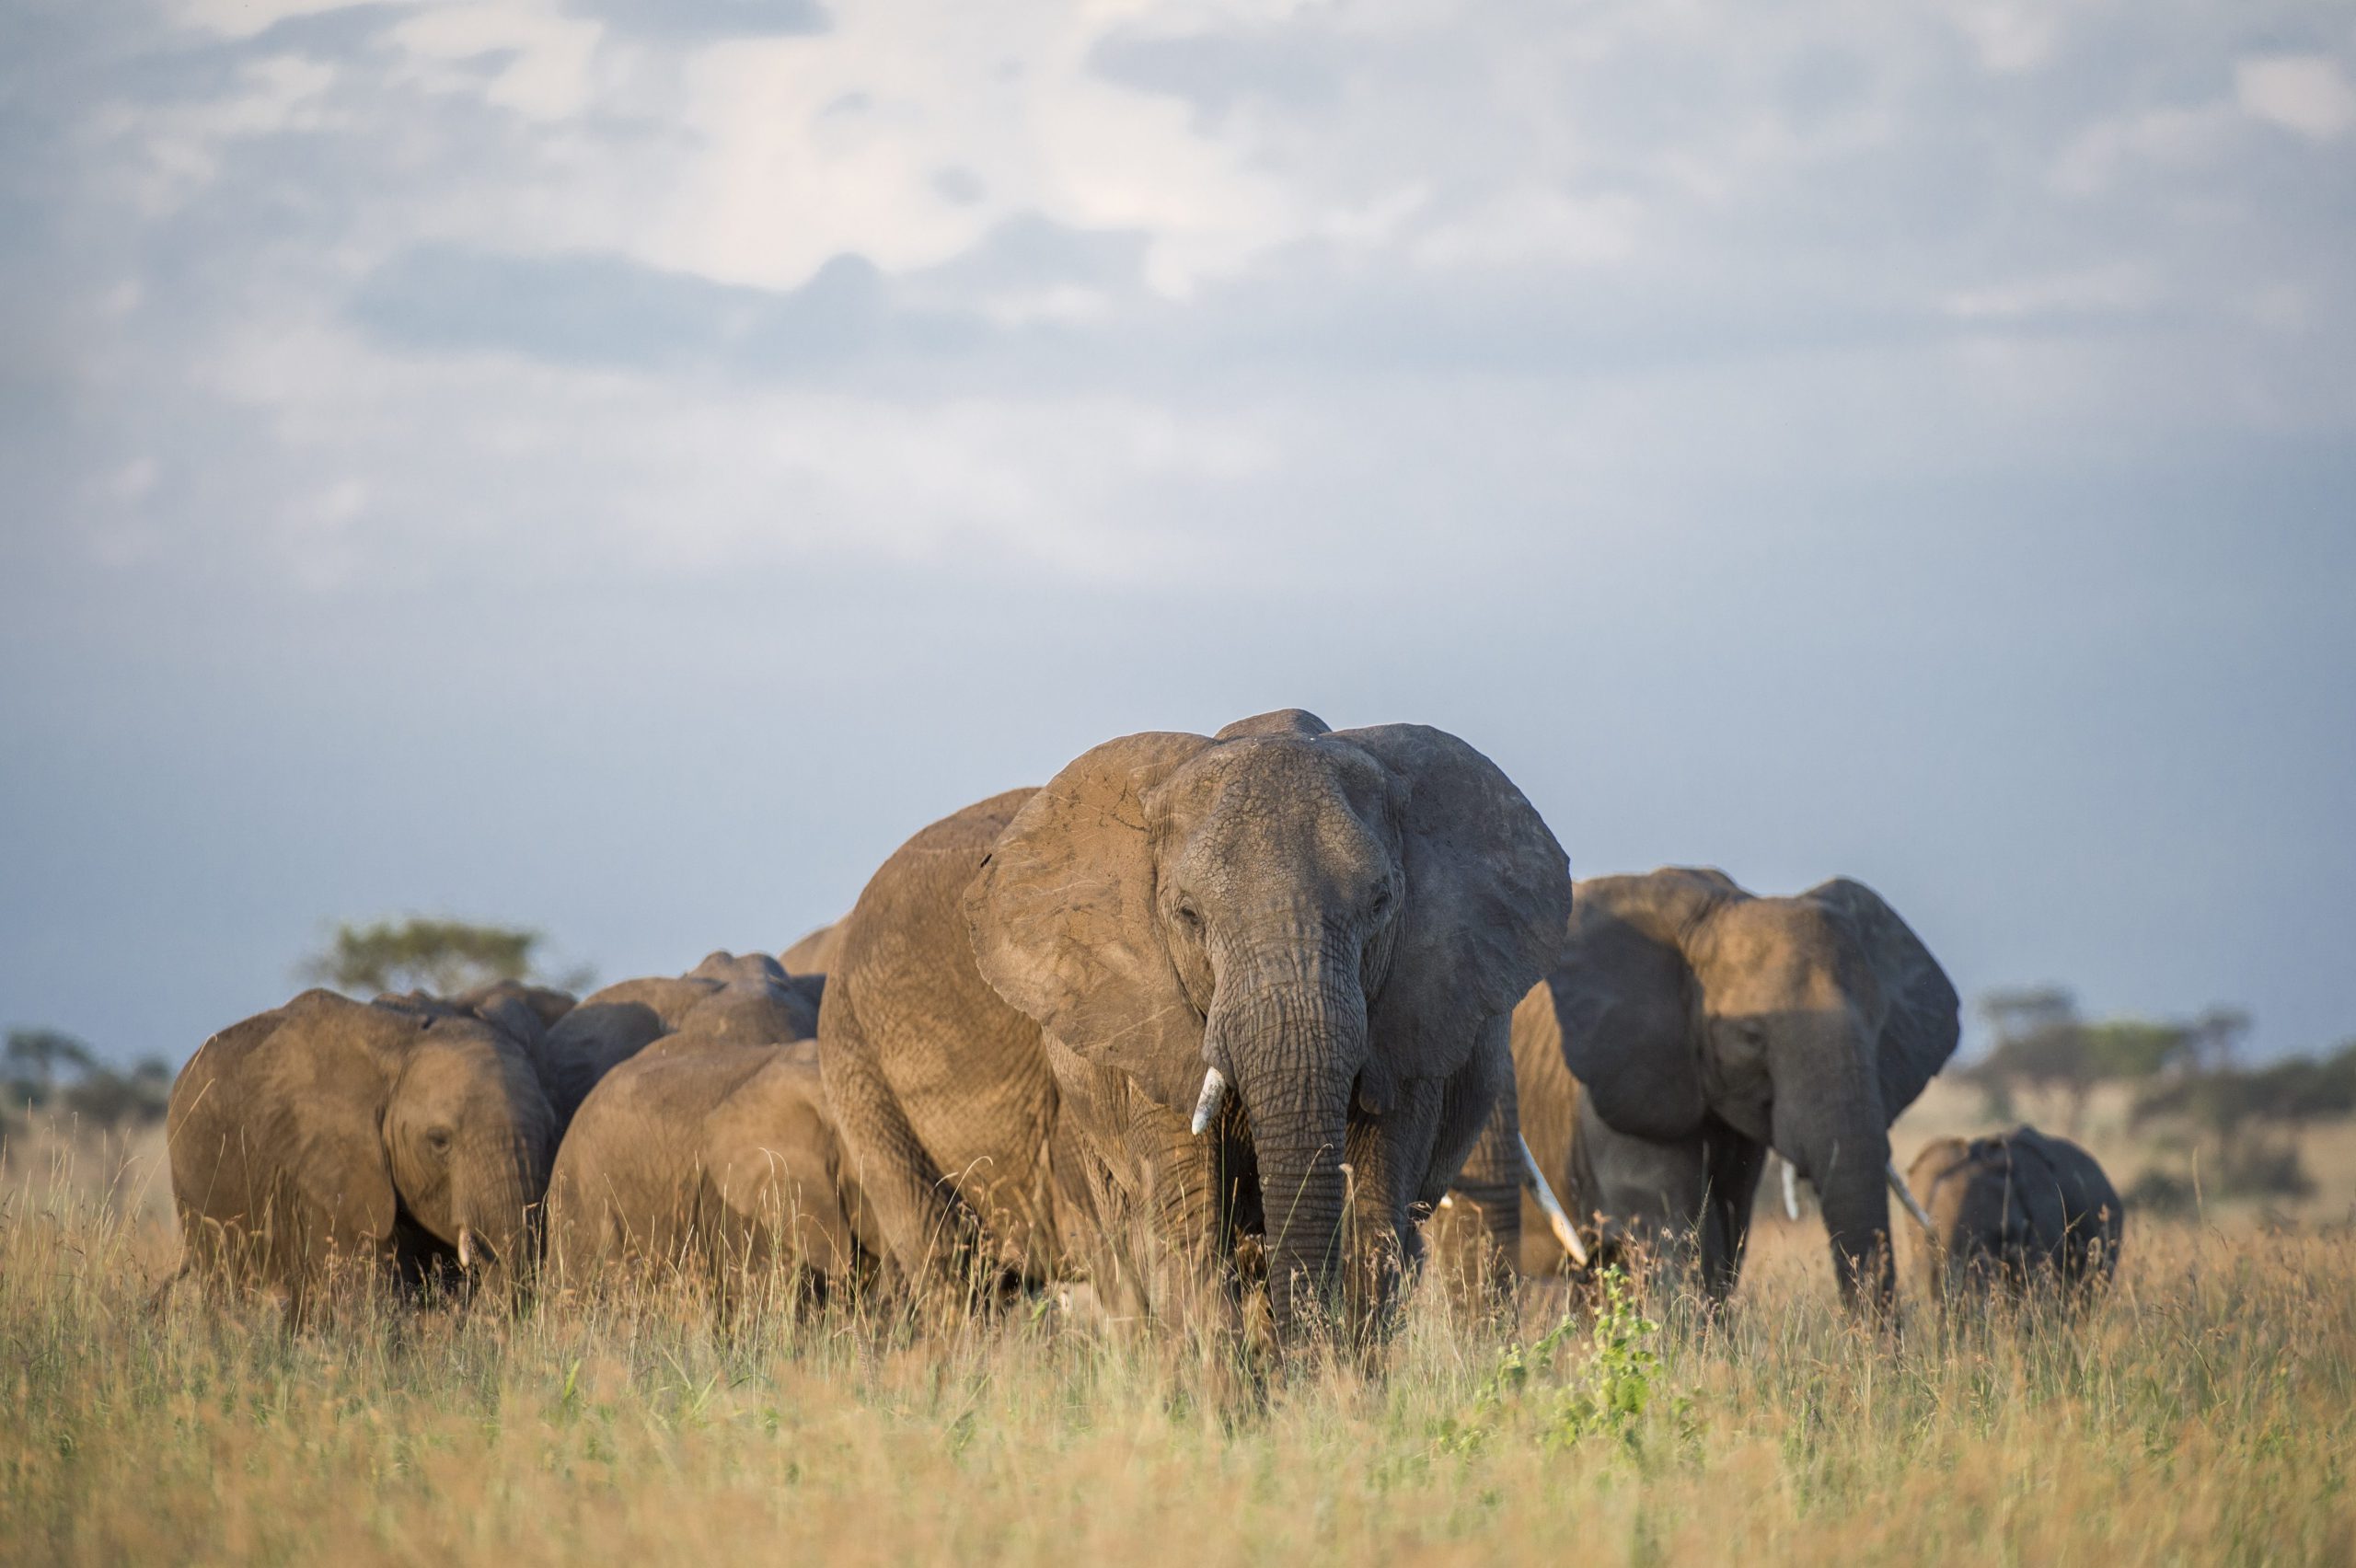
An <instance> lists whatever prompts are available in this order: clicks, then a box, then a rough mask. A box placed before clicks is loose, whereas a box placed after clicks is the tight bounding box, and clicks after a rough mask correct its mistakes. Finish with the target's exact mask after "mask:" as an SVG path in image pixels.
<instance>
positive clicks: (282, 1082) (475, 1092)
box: [170, 991, 556, 1283]
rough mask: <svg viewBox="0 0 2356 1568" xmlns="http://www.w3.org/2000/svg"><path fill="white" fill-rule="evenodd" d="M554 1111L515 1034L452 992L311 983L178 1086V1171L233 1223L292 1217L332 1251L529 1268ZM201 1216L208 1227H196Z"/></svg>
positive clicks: (303, 1252)
mask: <svg viewBox="0 0 2356 1568" xmlns="http://www.w3.org/2000/svg"><path fill="white" fill-rule="evenodd" d="M555 1141H556V1138H555V1118H554V1116H553V1115H552V1113H550V1111H549V1104H548V1101H547V1098H546V1097H545V1095H544V1094H543V1093H542V1091H541V1089H540V1086H539V1082H538V1079H537V1077H536V1076H535V1074H534V1073H533V1070H532V1067H531V1064H530V1062H529V1061H528V1059H527V1058H526V1056H525V1053H524V1051H523V1050H522V1048H521V1047H520V1046H518V1044H517V1043H515V1042H514V1040H513V1039H512V1038H511V1037H509V1036H508V1035H507V1034H506V1033H505V1032H502V1031H501V1030H500V1029H497V1028H495V1027H493V1026H492V1025H491V1024H489V1023H486V1022H484V1021H482V1020H479V1019H475V1018H471V1017H466V1016H463V1015H456V1014H453V1013H452V1012H450V1011H449V1010H447V1009H442V1008H439V1007H420V1006H414V1005H410V1004H405V1003H401V1002H377V1003H360V1002H354V1001H352V1000H350V999H348V998H346V997H339V996H336V995H334V994H333V993H331V992H327V991H309V992H306V993H305V994H304V995H302V996H300V997H296V998H295V1000H294V1001H292V1002H290V1003H288V1004H287V1005H286V1006H285V1007H283V1008H282V1009H278V1010H276V1011H275V1012H271V1013H266V1014H263V1015H261V1016H260V1018H258V1019H253V1020H248V1021H247V1022H246V1023H244V1024H240V1025H237V1027H235V1028H233V1029H230V1030H226V1031H224V1032H222V1033H221V1034H219V1035H216V1036H214V1038H213V1039H212V1040H210V1041H208V1042H206V1043H205V1045H204V1047H203V1048H202V1050H200V1051H199V1052H198V1053H197V1055H195V1056H194V1057H193V1058H191V1061H190V1063H189V1065H188V1066H187V1067H186V1068H184V1069H183V1070H182V1072H181V1074H180V1078H179V1082H178V1083H177V1084H176V1085H175V1086H174V1089H173V1093H172V1105H171V1116H170V1149H171V1163H172V1186H173V1191H174V1193H175V1195H176V1196H177V1197H178V1199H179V1203H180V1206H181V1208H182V1211H183V1215H184V1216H191V1217H195V1218H199V1219H204V1220H210V1221H213V1222H215V1224H216V1225H217V1226H218V1228H220V1229H221V1230H222V1231H223V1232H225V1233H232V1234H234V1233H237V1232H241V1231H250V1230H255V1229H258V1228H259V1229H267V1228H269V1226H270V1224H271V1220H270V1217H269V1216H271V1212H272V1208H273V1205H282V1204H283V1203H285V1202H286V1201H288V1200H290V1199H291V1200H294V1202H295V1208H296V1209H297V1210H299V1211H300V1212H299V1214H298V1215H296V1216H294V1217H293V1218H292V1219H291V1221H290V1228H291V1230H292V1231H294V1232H297V1233H299V1235H297V1236H295V1237H294V1238H293V1239H295V1246H296V1249H297V1251H298V1253H299V1256H290V1255H288V1254H287V1253H286V1252H285V1251H283V1250H282V1251H280V1252H279V1253H278V1255H279V1256H280V1258H281V1259H282V1261H283V1265H284V1266H285V1267H287V1268H289V1269H301V1268H303V1267H305V1266H306V1265H308V1264H311V1263H315V1262H318V1259H319V1258H320V1256H321V1254H322V1253H323V1251H326V1250H328V1249H341V1250H344V1251H363V1252H367V1253H372V1254H374V1255H375V1256H377V1257H380V1258H385V1259H387V1260H389V1261H392V1262H396V1263H398V1264H399V1265H400V1266H401V1267H402V1268H403V1270H404V1272H406V1273H410V1274H415V1273H416V1272H418V1271H419V1270H421V1269H422V1268H423V1267H425V1266H427V1265H428V1264H429V1263H430V1262H432V1261H433V1259H434V1258H435V1257H438V1256H443V1255H447V1256H449V1257H452V1258H455V1260H456V1262H457V1263H458V1264H459V1266H460V1267H462V1268H464V1269H466V1270H468V1271H469V1272H472V1273H477V1274H482V1275H484V1276H486V1277H489V1278H491V1279H494V1280H501V1281H505V1282H509V1283H512V1282H514V1280H516V1279H517V1278H518V1277H519V1276H520V1274H521V1273H522V1271H524V1270H525V1269H526V1268H528V1267H529V1266H530V1263H531V1261H532V1259H533V1257H534V1254H535V1251H536V1243H535V1239H534V1236H533V1228H534V1217H535V1216H534V1210H535V1207H536V1205H537V1204H538V1203H539V1201H540V1198H541V1196H542V1194H543V1193H544V1191H545V1189H546V1187H547V1183H548V1174H549V1163H550V1160H551V1159H552V1158H553V1156H554V1153H555V1147H554V1146H555ZM191 1229H195V1227H191Z"/></svg>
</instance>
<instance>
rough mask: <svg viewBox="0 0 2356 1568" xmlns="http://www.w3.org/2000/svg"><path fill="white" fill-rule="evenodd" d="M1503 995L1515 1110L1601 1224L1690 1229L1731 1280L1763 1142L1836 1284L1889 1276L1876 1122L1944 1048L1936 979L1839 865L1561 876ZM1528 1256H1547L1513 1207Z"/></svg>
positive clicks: (1944, 984)
mask: <svg viewBox="0 0 2356 1568" xmlns="http://www.w3.org/2000/svg"><path fill="white" fill-rule="evenodd" d="M1566 929H1567V937H1566V940H1565V942H1564V944H1563V947H1562V951H1561V953H1560V955H1559V956H1558V957H1557V958H1556V960H1555V961H1554V964H1553V969H1552V971H1551V972H1550V973H1549V974H1548V975H1547V977H1546V980H1545V981H1544V982H1543V983H1542V986H1541V987H1540V988H1539V989H1538V991H1537V992H1536V993H1535V995H1533V997H1531V998H1530V1000H1529V1001H1528V1002H1527V1003H1526V1004H1525V1005H1524V1006H1523V1007H1522V1008H1520V1009H1519V1010H1518V1011H1517V1013H1516V1015H1515V1023H1514V1058H1515V1065H1516V1081H1517V1089H1518V1096H1517V1098H1518V1101H1519V1113H1520V1118H1521V1128H1522V1132H1523V1135H1524V1136H1525V1137H1526V1138H1527V1139H1528V1141H1529V1144H1530V1148H1531V1149H1532V1150H1533V1152H1534V1153H1535V1154H1536V1156H1537V1158H1538V1160H1539V1163H1540V1164H1541V1166H1542V1168H1543V1169H1544V1170H1546V1172H1547V1174H1548V1176H1549V1177H1550V1178H1551V1179H1553V1181H1555V1182H1557V1183H1558V1184H1559V1185H1560V1186H1562V1187H1564V1188H1565V1189H1567V1193H1568V1197H1569V1202H1570V1205H1571V1207H1572V1209H1573V1210H1574V1211H1575V1212H1576V1213H1578V1214H1581V1215H1600V1216H1602V1219H1603V1232H1604V1235H1605V1238H1606V1239H1611V1238H1614V1237H1619V1236H1624V1235H1631V1234H1634V1235H1649V1236H1651V1237H1653V1238H1656V1239H1661V1240H1664V1241H1667V1242H1669V1244H1671V1245H1672V1246H1674V1247H1679V1248H1684V1247H1691V1248H1692V1251H1693V1254H1694V1255H1695V1256H1696V1257H1697V1260H1698V1262H1699V1263H1700V1265H1701V1270H1702V1278H1703V1285H1704V1286H1705V1288H1706V1289H1707V1290H1708V1291H1709V1292H1710V1293H1711V1294H1712V1295H1713V1296H1714V1297H1723V1296H1724V1295H1725V1294H1726V1293H1727V1291H1729V1290H1731V1289H1732V1288H1733V1286H1734V1284H1735V1281H1736V1279H1737V1277H1738V1274H1739V1273H1740V1270H1741V1266H1742V1254H1743V1248H1744V1244H1745V1241H1746V1239H1748V1236H1749V1233H1750V1209H1751V1202H1752V1199H1753V1196H1754V1194H1755V1193H1756V1192H1757V1189H1758V1184H1759V1178H1760V1174H1761V1169H1762V1167H1763V1166H1764V1164H1765V1160H1766V1156H1767V1152H1768V1150H1769V1149H1770V1148H1773V1150H1775V1151H1776V1152H1778V1153H1780V1154H1782V1155H1783V1156H1784V1158H1785V1159H1789V1160H1790V1161H1791V1162H1792V1164H1793V1166H1794V1167H1795V1168H1796V1170H1797V1171H1798V1173H1799V1174H1800V1175H1802V1176H1805V1177H1807V1179H1808V1180H1809V1181H1810V1182H1813V1183H1814V1185H1815V1187H1816V1190H1817V1193H1818V1196H1819V1199H1820V1200H1821V1204H1822V1208H1823V1213H1824V1222H1825V1227H1826V1229H1827V1230H1828V1231H1829V1232H1830V1233H1831V1247H1832V1259H1833V1265H1834V1269H1835V1272H1836V1274H1837V1275H1838V1277H1839V1280H1840V1284H1841V1291H1842V1298H1843V1299H1844V1300H1847V1301H1850V1302H1852V1303H1854V1302H1855V1301H1857V1300H1858V1299H1859V1297H1860V1296H1861V1294H1862V1296H1863V1297H1865V1298H1866V1299H1868V1300H1869V1301H1871V1302H1873V1303H1876V1304H1886V1303H1887V1302H1888V1299H1889V1297H1890V1294H1891V1291H1892V1289H1893V1287H1894V1280H1895V1275H1894V1273H1893V1265H1892V1262H1891V1249H1890V1234H1889V1196H1890V1193H1889V1189H1892V1188H1894V1189H1896V1190H1897V1191H1898V1193H1900V1196H1901V1197H1902V1198H1904V1200H1905V1201H1906V1202H1907V1203H1908V1204H1910V1205H1911V1202H1912V1199H1911V1194H1909V1193H1906V1190H1905V1187H1904V1185H1903V1183H1902V1182H1900V1181H1899V1179H1898V1176H1897V1172H1896V1171H1895V1170H1894V1169H1892V1167H1891V1165H1890V1159H1889V1124H1891V1123H1892V1122H1894V1121H1896V1120H1897V1119H1898V1115H1899V1113H1900V1112H1902V1111H1904V1110H1905V1109H1906V1107H1907V1106H1909V1105H1911V1104H1912V1103H1913V1102H1914V1098H1915V1096H1916V1095H1918V1094H1920V1093H1921V1092H1922V1090H1923V1085H1924V1084H1925V1083H1927V1082H1928V1081H1930V1078H1931V1077H1932V1075H1933V1074H1934V1073H1936V1072H1937V1071H1938V1070H1939V1068H1940V1066H1943V1065H1944V1064H1945V1063H1946V1059H1947V1057H1948V1056H1949V1055H1952V1054H1953V1053H1954V1051H1955V1045H1956V1038H1957V1035H1958V1027H1959V1020H1958V1004H1957V999H1956V993H1955V987H1954V986H1952V985H1950V984H1949V983H1948V981H1947V977H1946V972H1945V971H1944V970H1942V969H1941V968H1940V967H1939V965H1938V962H1937V961H1936V960H1935V959H1934V958H1933V957H1932V956H1931V953H1930V950H1929V949H1927V948H1925V947H1924V946H1923V942H1922V940H1920V939H1919V938H1917V937H1916V936H1915V935H1914V933H1913V932H1912V931H1911V930H1910V929H1909V928H1907V925H1906V922H1905V921H1903V920H1901V919H1900V918H1899V917H1898V913H1897V911H1895V910H1893V909H1892V908H1890V906H1889V905H1888V904H1886V903H1884V902H1883V901H1882V899H1881V898H1880V896H1879V895H1878V894H1875V893H1874V892H1873V890H1871V889H1870V888H1867V887H1866V886H1865V885H1864V884H1863V883H1861V882H1852V881H1849V880H1848V879H1846V878H1837V879H1835V880H1834V881H1831V882H1825V883H1823V884H1822V885H1820V886H1818V887H1814V888H1811V889H1809V890H1808V891H1807V892H1806V893H1803V894H1798V895H1797V896H1796V897H1789V898H1759V897H1754V896H1753V895H1751V894H1749V893H1746V892H1744V891H1743V890H1742V889H1741V888H1740V887H1738V886H1737V885H1736V884H1735V882H1733V880H1732V879H1730V878H1729V877H1727V875H1726V873H1725V872H1723V871H1717V870H1695V869H1691V868H1682V867H1675V868H1669V869H1664V870H1657V871H1654V872H1651V873H1650V874H1648V875H1645V876H1615V877H1597V878H1591V879H1589V880H1588V881H1585V882H1580V883H1579V884H1578V889H1577V894H1576V901H1575V904H1574V908H1573V913H1572V917H1571V920H1570V923H1569V925H1568V927H1567V928H1566ZM1522 1247H1523V1255H1524V1260H1525V1266H1530V1265H1531V1264H1534V1263H1541V1262H1556V1261H1559V1258H1560V1253H1559V1252H1556V1253H1553V1254H1552V1256H1551V1257H1550V1256H1549V1253H1548V1241H1547V1239H1546V1237H1545V1236H1544V1234H1543V1233H1542V1231H1539V1230H1538V1229H1537V1228H1534V1227H1528V1226H1526V1227H1525V1228H1524V1231H1523V1239H1522Z"/></svg>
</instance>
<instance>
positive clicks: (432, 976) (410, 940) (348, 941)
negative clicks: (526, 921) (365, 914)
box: [302, 916, 590, 996]
mask: <svg viewBox="0 0 2356 1568" xmlns="http://www.w3.org/2000/svg"><path fill="white" fill-rule="evenodd" d="M541 940H542V939H541V936H540V933H539V932H537V931H534V930H529V929H526V928H522V927H516V926H491V925H480V924H477V923H475V922H473V921H468V920H437V919H427V918H422V917H414V916H412V917H410V918H408V919H404V920H378V921H375V922H373V923H371V924H368V925H351V924H344V925H340V926H338V927H337V928H335V932H334V935H333V936H332V937H331V938H330V939H329V943H328V946H327V949H326V951H321V952H317V953H314V954H312V955H311V956H310V957H309V958H307V959H306V960H304V962H303V966H302V974H303V977H304V978H306V979H307V980H313V981H317V982H318V984H320V985H323V986H332V987H334V988H335V989H336V990H339V991H349V992H354V993H359V994H367V993H373V992H377V991H407V990H412V989H422V990H426V991H432V992H434V993H435V994H437V995H441V996H449V995H452V994H453V993H456V992H458V991H464V990H467V989H468V988H469V987H471V986H481V985H486V984H489V983H490V982H491V981H494V980H545V981H548V982H549V983H550V984H554V985H557V986H562V987H563V988H565V989H568V990H579V989H582V988H583V987H584V986H587V985H588V984H589V979H590V977H589V975H588V974H587V973H586V972H585V971H574V972H570V973H567V974H562V975H559V976H555V977H553V978H551V977H549V976H547V975H544V974H541V973H539V970H538V966H537V955H538V951H539V947H540V942H541Z"/></svg>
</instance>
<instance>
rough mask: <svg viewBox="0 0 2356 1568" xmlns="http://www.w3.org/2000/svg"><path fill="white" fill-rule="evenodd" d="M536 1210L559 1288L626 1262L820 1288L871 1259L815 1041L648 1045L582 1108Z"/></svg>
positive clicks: (699, 1032) (689, 1035)
mask: <svg viewBox="0 0 2356 1568" xmlns="http://www.w3.org/2000/svg"><path fill="white" fill-rule="evenodd" d="M549 1251H550V1262H551V1263H552V1265H553V1266H554V1267H555V1268H556V1269H557V1270H558V1271H559V1272H560V1274H562V1276H563V1277H564V1278H565V1279H566V1280H567V1281H568V1282H569V1283H580V1282H582V1281H583V1280H585V1279H587V1278H588V1277H591V1276H592V1275H593V1274H595V1272H596V1271H597V1270H598V1269H600V1268H602V1267H606V1266H610V1265H613V1264H616V1263H625V1264H633V1265H638V1266H644V1265H647V1264H653V1265H657V1266H667V1267H675V1268H682V1269H685V1270H687V1272H689V1273H691V1274H697V1275H699V1276H701V1277H706V1278H710V1279H712V1280H714V1281H716V1282H722V1283H725V1282H726V1281H727V1280H728V1279H730V1278H731V1277H732V1276H733V1275H734V1274H736V1272H737V1271H740V1270H753V1269H763V1268H768V1267H772V1266H780V1265H781V1266H788V1267H794V1268H798V1269H800V1270H801V1271H803V1273H804V1274H805V1275H806V1276H807V1277H808V1278H809V1279H810V1280H811V1281H813V1282H814V1283H818V1284H822V1285H823V1284H826V1283H839V1282H843V1281H847V1280H849V1279H851V1278H854V1277H856V1276H858V1275H859V1274H861V1273H862V1271H863V1265H864V1263H865V1262H866V1260H867V1259H869V1258H870V1257H872V1256H874V1255H875V1254H876V1252H877V1251H878V1248H877V1246H876V1244H875V1242H874V1239H873V1229H872V1221H871V1220H870V1219H869V1217H868V1215H867V1211H866V1205H865V1202H864V1200H863V1199H862V1198H861V1196H860V1191H859V1187H858V1184H857V1182H855V1181H853V1180H852V1179H851V1176H850V1174H849V1171H847V1170H845V1169H844V1161H843V1159H842V1153H841V1146H840V1143H839V1141H838V1140H837V1137H836V1135H835V1124H834V1120H833V1118H832V1116H831V1115H829V1113H828V1112H827V1109H826V1090H825V1088H824V1086H823V1085H822V1084H821V1083H820V1081H819V1077H818V1056H817V1048H816V1046H815V1045H814V1043H811V1042H808V1041H800V1042H791V1043H787V1042H779V1043H741V1042H737V1041H733V1040H730V1039H728V1038H726V1037H725V1036H724V1035H722V1033H720V1032H717V1031H713V1030H709V1029H704V1028H695V1029H689V1030H687V1031H685V1032H681V1033H678V1034H675V1035H671V1036H668V1037H666V1038H664V1039H663V1040H659V1041H657V1042H655V1043H653V1045H650V1046H648V1047H647V1048H646V1049H645V1050H643V1051H641V1052H640V1053H639V1054H638V1055H635V1056H633V1057H631V1058H630V1059H629V1061H627V1062H624V1063H623V1064H622V1065H621V1066H618V1067H616V1068H615V1069H614V1070H613V1071H612V1072H611V1073H609V1074H608V1075H606V1078H605V1079H604V1081H603V1082H601V1083H599V1084H598V1085H597V1087H596V1089H595V1090H594V1091H593V1092H592V1093H591V1094H590V1096H589V1098H588V1099H587V1100H586V1101H583V1103H582V1107H581V1112H580V1114H579V1115H578V1116H577V1117H576V1118H575V1119H574V1121H573V1124H572V1130H571V1131H570V1132H568V1133H567V1134H566V1135H565V1138H564V1145H563V1147H561V1148H560V1149H559V1150H558V1151H557V1159H556V1170H555V1174H554V1176H553V1177H552V1178H551V1180H550V1182H549Z"/></svg>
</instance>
